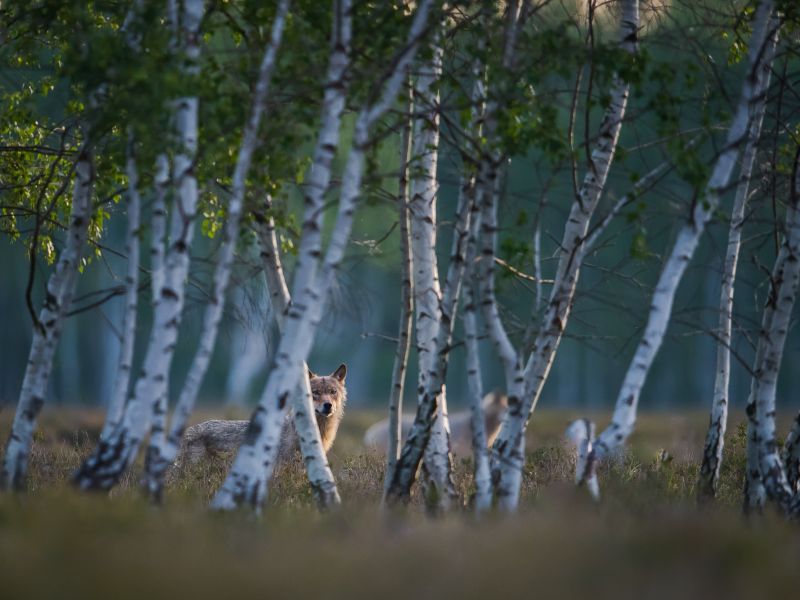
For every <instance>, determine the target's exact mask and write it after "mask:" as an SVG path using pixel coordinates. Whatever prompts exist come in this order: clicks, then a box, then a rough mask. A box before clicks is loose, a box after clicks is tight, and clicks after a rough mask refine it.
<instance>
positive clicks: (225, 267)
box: [145, 0, 289, 502]
mask: <svg viewBox="0 0 800 600" xmlns="http://www.w3.org/2000/svg"><path fill="white" fill-rule="evenodd" d="M288 9H289V0H281V2H280V4H279V5H278V9H277V13H276V15H275V19H274V21H273V23H272V33H271V37H270V41H269V43H268V44H267V47H266V49H265V50H264V56H263V58H262V61H261V67H260V69H259V72H258V78H257V81H256V86H255V95H254V98H253V105H252V107H251V109H250V115H249V117H248V120H247V123H246V124H245V127H244V131H243V133H242V142H241V144H240V146H239V155H238V157H237V160H236V167H235V169H234V173H233V191H232V193H231V198H230V201H229V203H228V211H227V212H228V215H227V216H228V219H227V222H226V224H225V233H224V236H223V240H222V245H221V247H220V252H219V259H218V261H219V262H218V263H217V268H216V270H215V272H214V288H213V291H212V294H211V298H210V301H209V304H208V306H207V307H206V311H205V315H204V318H203V330H202V333H201V335H200V342H199V344H198V347H197V352H196V353H195V355H194V359H193V360H192V365H191V367H190V369H189V373H188V375H187V376H186V383H185V384H184V387H183V390H182V391H181V395H180V398H179V399H178V404H177V406H176V407H175V412H174V415H173V418H172V423H171V425H170V430H169V434H168V435H166V436H165V435H163V434H159V433H158V432H156V431H155V430H154V431H153V435H152V436H151V438H150V446H149V447H148V449H147V455H146V461H145V483H146V486H147V489H148V492H149V493H150V496H151V498H152V499H153V500H154V501H156V502H160V500H161V496H162V493H163V487H164V473H165V472H166V470H167V468H168V467H169V465H171V464H172V463H173V462H174V461H175V457H176V456H177V454H178V448H179V446H180V442H181V438H182V437H183V432H184V430H185V429H186V423H187V422H188V420H189V417H190V416H191V414H192V411H193V410H194V404H195V401H196V400H197V394H198V393H199V391H200V385H201V384H202V382H203V379H204V378H205V374H206V371H207V370H208V364H209V362H210V361H211V355H212V353H213V351H214V346H215V344H216V340H217V332H218V330H219V323H220V320H221V319H222V314H223V311H224V309H225V295H226V293H227V290H228V283H229V282H230V274H231V268H232V265H233V253H234V249H235V246H236V240H237V239H238V238H239V225H240V221H241V215H242V203H243V201H244V194H245V187H246V180H247V174H248V172H249V170H250V165H251V163H252V157H253V152H254V151H255V148H256V143H257V141H258V128H259V126H260V124H261V120H262V116H263V113H264V111H265V109H266V103H267V97H268V95H269V86H270V81H271V79H272V73H273V71H274V66H275V59H276V55H277V52H278V48H279V47H280V44H281V38H282V36H283V30H284V26H285V23H286V15H287V12H288ZM160 404H163V405H164V408H165V409H166V406H165V403H160Z"/></svg>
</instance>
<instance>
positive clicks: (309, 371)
mask: <svg viewBox="0 0 800 600" xmlns="http://www.w3.org/2000/svg"><path fill="white" fill-rule="evenodd" d="M306 371H308V378H309V379H314V377H316V376H317V374H316V373H314V371H312V370H311V369H309V368H308V365H306Z"/></svg>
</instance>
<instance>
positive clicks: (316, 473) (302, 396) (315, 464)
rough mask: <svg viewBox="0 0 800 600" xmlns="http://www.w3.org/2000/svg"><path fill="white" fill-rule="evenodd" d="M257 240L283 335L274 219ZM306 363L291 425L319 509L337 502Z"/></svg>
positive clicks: (283, 288)
mask: <svg viewBox="0 0 800 600" xmlns="http://www.w3.org/2000/svg"><path fill="white" fill-rule="evenodd" d="M271 203H272V201H271V199H269V198H268V199H267V206H268V207H269V206H271ZM259 237H260V240H261V256H262V258H263V261H264V271H265V275H266V279H267V287H268V288H269V290H270V292H269V293H270V298H271V299H272V313H273V314H274V315H275V320H276V322H277V324H278V329H279V331H280V332H281V334H283V331H284V322H285V316H286V313H287V311H288V309H289V306H290V305H291V296H290V294H289V288H288V286H287V285H286V279H285V278H284V276H283V266H282V264H281V260H280V253H279V250H278V240H277V237H276V235H275V222H274V221H273V220H272V217H267V219H266V220H265V222H264V223H263V224H261V226H260V227H259ZM308 372H309V369H308V365H305V369H304V370H303V374H302V375H301V376H300V381H299V384H298V387H297V389H296V390H295V393H294V396H293V397H292V401H293V408H294V426H295V431H296V432H297V438H298V443H299V446H300V453H301V455H302V457H303V462H304V464H305V465H306V472H307V474H308V481H309V484H310V486H311V491H312V493H313V495H314V498H315V500H316V502H317V506H319V507H320V508H321V509H323V510H324V509H327V508H331V507H335V506H338V505H339V504H340V503H341V498H340V497H339V491H338V490H337V488H336V481H335V480H334V478H333V472H332V471H331V469H330V465H329V463H328V457H327V454H326V453H325V449H324V448H323V446H322V439H321V437H320V433H319V428H318V427H317V422H316V418H315V417H314V404H313V398H312V396H311V383H310V381H309V378H308Z"/></svg>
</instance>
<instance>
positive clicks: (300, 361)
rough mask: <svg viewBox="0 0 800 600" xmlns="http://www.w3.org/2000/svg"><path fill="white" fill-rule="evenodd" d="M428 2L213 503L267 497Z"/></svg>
mask: <svg viewBox="0 0 800 600" xmlns="http://www.w3.org/2000/svg"><path fill="white" fill-rule="evenodd" d="M431 4H432V2H431V0H423V1H422V2H420V3H419V5H418V6H417V9H416V11H415V14H414V18H413V23H412V25H411V29H410V31H409V35H408V41H407V44H406V47H405V48H404V49H403V50H402V51H401V52H400V53H399V55H398V57H397V60H396V61H393V62H392V63H391V64H393V67H392V71H391V73H390V76H389V78H388V80H386V83H385V84H384V86H383V89H382V91H381V95H380V98H379V99H378V101H377V102H376V103H375V104H373V105H371V106H367V107H365V108H364V109H362V110H361V112H360V113H359V115H358V117H357V119H356V122H355V127H354V133H353V145H352V148H351V150H350V154H349V156H348V159H347V163H346V165H345V170H344V174H343V177H342V188H341V193H340V199H339V210H338V214H337V218H336V224H335V225H334V229H333V233H332V236H331V241H330V244H329V246H328V250H327V253H326V255H325V260H324V262H323V264H322V268H321V270H320V271H319V273H318V276H317V278H316V279H315V280H314V281H313V282H312V284H311V285H309V286H308V287H307V288H305V289H303V290H299V289H297V287H295V288H294V289H293V295H294V296H295V298H294V302H293V303H292V305H291V306H290V309H289V311H288V314H287V315H286V322H285V325H284V328H285V332H284V334H283V335H282V336H281V341H280V344H279V346H278V350H277V353H276V356H275V367H274V369H273V371H272V373H271V374H270V376H269V379H268V381H267V385H266V388H265V390H264V393H263V394H262V397H261V401H260V402H259V405H258V407H257V408H256V410H255V412H254V413H253V416H252V417H251V420H250V427H249V429H248V432H247V435H246V437H245V441H244V443H243V444H242V445H241V447H240V448H239V452H238V454H237V455H236V459H235V461H234V463H233V466H232V467H231V470H230V472H229V473H228V476H227V478H226V479H225V482H224V483H223V485H222V487H221V488H220V489H219V490H218V491H217V494H216V495H215V497H214V499H213V500H212V502H211V506H212V508H214V509H217V510H232V509H235V508H237V507H240V506H243V505H250V506H251V507H252V508H253V509H255V510H256V511H260V510H261V507H262V505H263V503H264V500H265V499H266V495H267V484H268V482H269V480H270V478H271V476H272V472H273V469H274V467H275V460H276V458H277V453H278V448H279V444H280V435H281V430H282V427H283V421H284V415H285V412H286V410H287V408H288V399H289V397H290V395H291V394H292V392H293V391H294V390H295V388H296V386H297V382H298V380H299V378H300V376H301V375H302V369H303V365H304V361H305V359H306V357H307V356H308V353H309V351H310V350H311V345H312V343H313V341H314V336H315V333H316V330H317V327H318V325H319V322H320V319H321V317H322V311H323V308H324V305H325V301H326V299H327V295H328V291H329V290H330V286H331V283H332V281H333V277H334V272H335V269H336V268H337V267H338V265H339V263H340V262H341V260H342V258H343V256H344V252H345V249H346V247H347V242H348V240H349V238H350V232H351V229H352V225H353V215H354V213H355V208H356V201H357V199H358V195H359V193H360V190H361V179H362V176H363V167H364V160H365V150H366V147H367V144H368V142H369V131H370V129H371V127H372V126H373V125H374V123H375V122H376V121H377V120H378V119H379V118H381V117H382V116H383V115H384V114H385V113H386V111H387V110H388V108H389V107H390V106H391V105H392V104H393V103H394V101H395V99H396V98H397V94H398V92H399V90H400V85H401V83H402V80H403V77H404V74H405V72H406V69H407V67H408V64H409V63H410V61H411V60H413V57H414V54H415V53H416V49H417V47H418V45H419V40H420V38H421V37H422V35H423V33H424V31H425V28H426V25H427V20H428V13H429V12H430V7H431ZM316 260H317V261H318V260H319V258H317V259H316ZM315 262H316V261H315ZM307 268H308V267H307Z"/></svg>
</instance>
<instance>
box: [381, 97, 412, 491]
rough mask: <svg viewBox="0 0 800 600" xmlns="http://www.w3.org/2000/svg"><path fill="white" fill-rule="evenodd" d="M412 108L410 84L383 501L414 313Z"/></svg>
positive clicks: (398, 430) (398, 429) (397, 437)
mask: <svg viewBox="0 0 800 600" xmlns="http://www.w3.org/2000/svg"><path fill="white" fill-rule="evenodd" d="M413 111H414V98H413V93H412V88H411V86H409V98H408V119H407V120H406V123H405V125H404V127H403V135H402V139H401V142H400V182H399V186H398V187H399V189H398V203H399V213H400V216H399V219H400V256H401V265H402V278H403V279H402V281H401V283H400V318H399V325H398V332H397V348H396V350H395V354H394V364H393V366H392V387H391V391H390V392H389V441H388V445H387V448H386V474H385V476H384V482H383V495H384V497H383V501H384V503H385V502H386V493H387V491H388V490H389V485H390V484H391V481H392V476H393V473H394V471H395V469H396V468H397V460H398V459H399V458H400V444H401V442H402V422H401V417H402V413H403V389H404V387H405V380H406V368H407V366H408V352H409V349H410V347H411V326H412V317H413V314H414V312H413V311H414V290H413V286H412V284H411V279H412V277H413V273H412V271H413V268H414V261H413V258H412V256H411V239H410V236H409V229H410V224H409V218H408V210H409V206H408V205H409V192H408V172H409V168H408V165H409V161H410V159H411V128H412V119H411V114H412V113H413Z"/></svg>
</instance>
